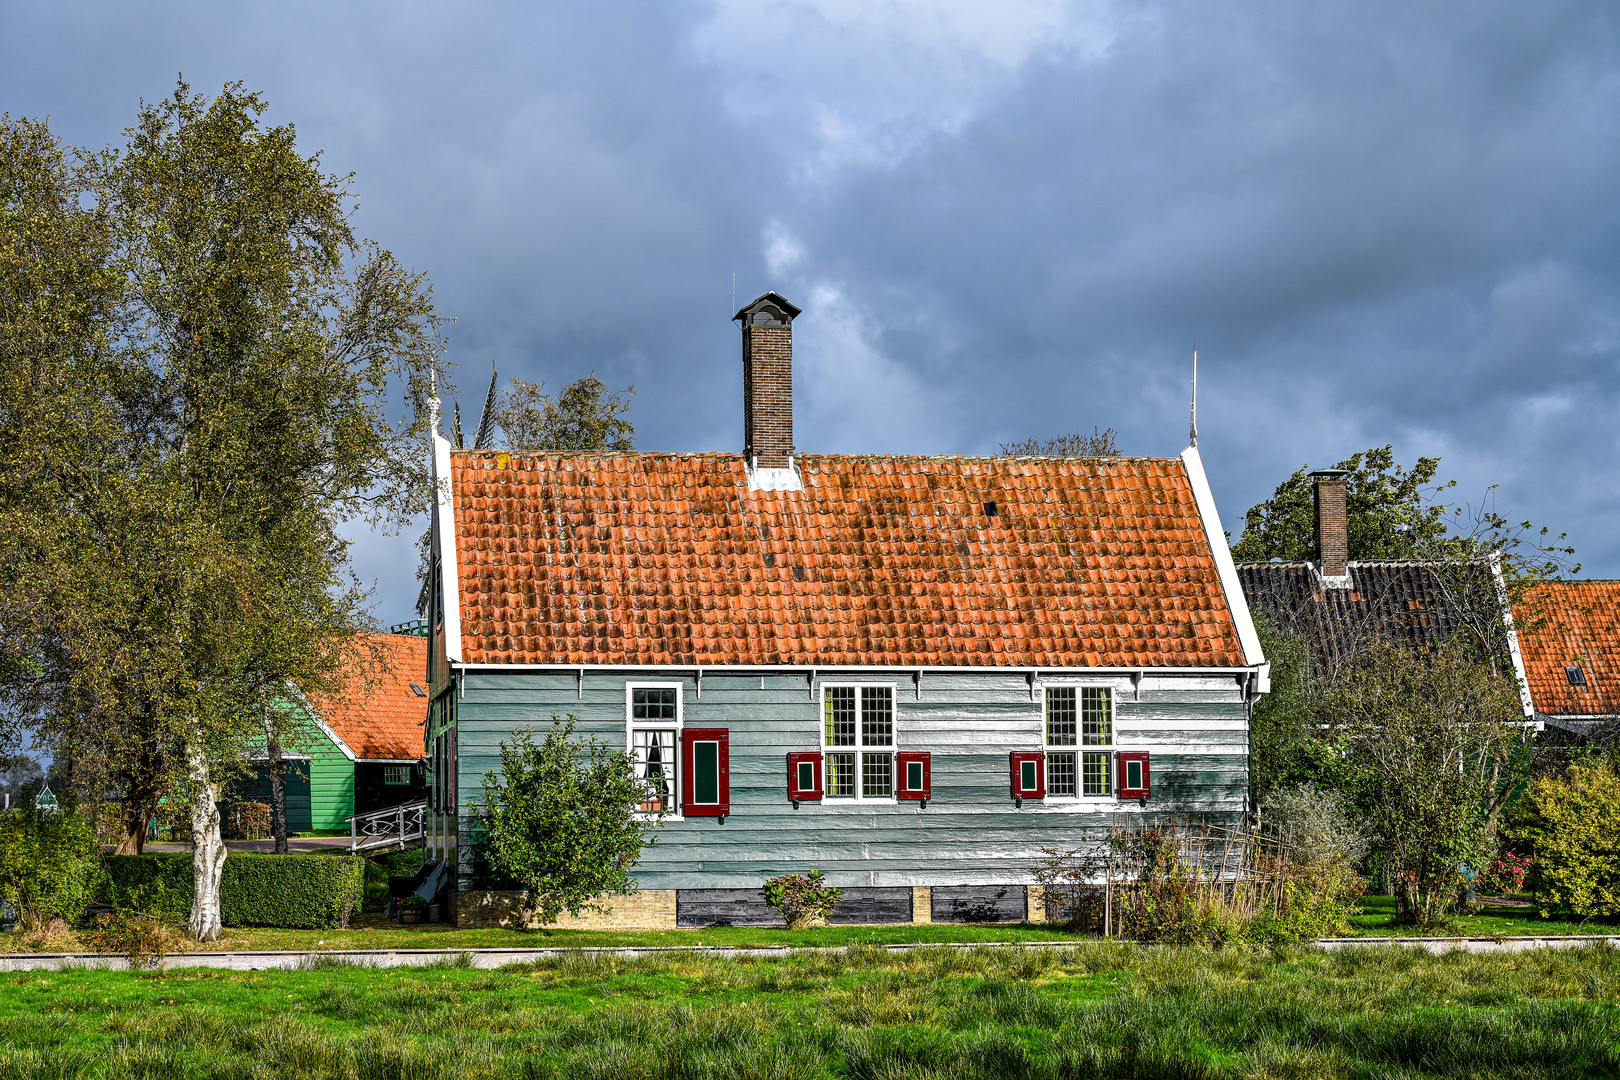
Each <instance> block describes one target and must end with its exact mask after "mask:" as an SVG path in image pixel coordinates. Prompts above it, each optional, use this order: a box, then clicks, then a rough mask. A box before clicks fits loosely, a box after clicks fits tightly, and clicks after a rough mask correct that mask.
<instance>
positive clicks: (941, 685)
mask: <svg viewBox="0 0 1620 1080" xmlns="http://www.w3.org/2000/svg"><path fill="white" fill-rule="evenodd" d="M798 313H799V312H798V309H797V308H795V307H794V306H793V305H791V304H789V303H788V302H787V301H785V300H783V299H782V298H781V297H780V296H777V295H776V294H774V293H768V294H766V295H765V296H762V297H760V298H759V299H758V300H756V301H754V302H753V303H751V304H749V305H748V306H746V307H744V308H743V309H742V310H741V311H739V312H738V313H737V316H736V319H737V320H738V321H739V322H741V323H742V341H743V384H744V424H745V432H744V434H745V439H744V451H743V453H741V454H725V453H706V454H666V453H528V454H506V453H491V452H466V451H452V450H451V448H450V446H449V444H448V443H447V442H445V441H444V440H443V439H436V441H435V447H436V452H435V457H434V468H435V471H436V474H437V476H438V477H439V478H441V481H442V483H441V492H442V494H441V499H440V502H439V505H438V507H437V510H436V513H435V516H434V520H433V531H432V538H431V545H432V546H431V551H432V574H433V577H432V581H431V588H430V593H429V595H430V596H431V597H432V601H431V604H432V606H431V611H430V614H429V619H428V623H429V633H430V642H431V644H430V676H431V680H432V692H433V703H432V709H431V712H430V721H429V723H430V727H429V731H428V735H429V743H428V749H429V754H430V760H431V762H432V763H433V776H434V780H435V786H434V789H433V793H432V796H431V803H430V808H431V810H432V811H433V812H432V814H431V822H432V824H431V834H430V837H429V841H428V847H429V854H430V857H438V858H444V859H447V860H449V861H450V862H451V864H452V865H453V866H454V867H455V869H456V875H457V876H456V886H455V887H456V890H457V893H456V897H455V902H454V909H455V913H456V920H457V922H458V923H459V924H461V925H479V924H485V923H489V922H499V921H503V920H508V919H510V918H511V917H512V913H513V908H512V905H511V903H510V896H511V894H508V893H502V892H501V891H500V890H499V886H500V882H499V881H498V880H496V879H495V878H494V877H492V876H491V875H490V873H489V871H488V869H487V867H486V865H485V863H484V861H483V858H482V853H481V849H480V846H479V843H478V840H479V835H480V833H479V822H478V819H477V805H478V800H479V799H480V797H481V794H482V777H483V775H484V774H485V773H486V772H487V771H489V770H492V769H496V768H498V767H499V756H498V755H499V748H500V745H501V743H502V742H503V741H505V740H508V739H510V738H511V737H512V734H513V732H514V731H515V730H517V729H519V728H521V727H536V728H541V729H544V728H545V727H547V726H548V725H549V724H550V722H551V719H552V717H553V716H567V715H573V716H576V717H578V719H579V729H578V732H579V734H580V735H582V736H595V737H598V738H601V739H604V740H606V741H608V742H609V743H610V744H612V745H614V746H619V747H623V748H624V749H625V750H626V751H628V752H629V753H630V754H631V755H632V756H633V757H634V760H635V761H636V768H637V769H638V771H639V772H640V773H641V775H642V776H643V777H644V778H645V779H646V781H647V784H648V802H647V809H648V810H656V809H663V810H667V811H668V812H669V813H670V816H669V817H668V818H666V819H665V821H664V824H663V826H662V827H661V828H660V829H658V830H657V845H656V846H654V847H650V848H648V849H647V850H646V851H645V852H644V853H643V856H642V862H641V864H640V865H639V866H638V867H637V868H636V871H635V877H636V879H637V881H638V883H639V885H640V887H641V890H642V891H641V893H640V894H639V895H637V896H635V897H631V898H620V899H618V900H616V901H615V903H614V908H613V913H612V914H611V915H610V916H608V917H607V918H605V919H603V920H597V921H598V922H599V924H610V925H620V926H628V925H642V926H675V925H706V924H717V923H734V924H743V923H760V922H768V921H771V920H773V919H774V913H772V912H770V911H768V910H767V909H765V908H764V906H763V902H762V900H761V898H760V894H759V889H760V886H761V884H762V883H763V882H764V881H765V879H766V878H768V877H770V876H773V875H776V874H783V873H795V872H797V873H802V872H805V871H808V870H811V869H820V870H822V871H824V872H825V873H826V875H827V878H828V881H829V882H830V883H831V884H834V885H837V886H839V887H841V888H843V889H844V890H845V901H844V903H843V904H842V905H841V906H840V908H839V911H838V913H837V915H836V919H837V920H838V921H849V922H874V921H902V922H904V921H919V922H927V921H931V920H932V921H964V920H978V919H1014V920H1016V919H1022V918H1025V917H1026V915H1028V914H1030V913H1032V912H1035V913H1038V911H1039V903H1038V897H1036V896H1032V895H1031V894H1030V893H1029V891H1028V890H1027V888H1026V887H1027V886H1028V885H1029V884H1030V883H1031V881H1032V880H1033V879H1032V873H1031V871H1032V868H1033V867H1034V865H1035V863H1036V862H1037V860H1038V859H1040V857H1041V853H1042V849H1043V848H1055V849H1062V850H1068V849H1072V848H1075V847H1077V846H1079V845H1081V844H1084V843H1087V842H1095V841H1098V840H1101V839H1103V838H1104V837H1105V836H1106V835H1107V831H1108V829H1109V828H1110V826H1111V824H1113V823H1114V822H1115V821H1116V820H1119V819H1121V818H1124V817H1129V816H1135V815H1154V814H1159V813H1166V812H1172V811H1176V812H1183V813H1194V814H1199V815H1202V816H1204V817H1205V818H1206V819H1207V820H1210V821H1211V822H1213V823H1215V824H1227V825H1236V824H1239V823H1240V822H1241V821H1242V820H1243V819H1244V816H1245V814H1246V812H1247V809H1248V790H1249V780H1248V715H1249V708H1250V704H1251V702H1252V701H1253V700H1254V699H1255V696H1256V695H1257V694H1258V693H1260V692H1262V691H1263V690H1264V688H1265V677H1266V665H1265V660H1264V658H1263V657H1262V656H1261V654H1260V648H1259V644H1258V641H1257V639H1256V638H1255V635H1254V631H1253V627H1252V626H1251V625H1250V622H1249V617H1248V613H1247V610H1246V608H1245V607H1244V604H1243V598H1242V594H1241V591H1240V589H1239V587H1238V582H1237V578H1236V576H1235V574H1234V572H1233V569H1232V563H1231V558H1230V555H1229V554H1228V552H1227V549H1226V545H1225V544H1224V543H1223V542H1222V537H1223V532H1222V530H1221V525H1220V521H1219V519H1218V517H1217V515H1216V511H1215V504H1214V500H1213V499H1212V497H1211V495H1210V492H1209V487H1208V484H1207V482H1206V480H1205V477H1204V471H1203V467H1202V465H1201V463H1200V460H1199V456H1198V451H1197V449H1196V447H1189V448H1188V449H1187V450H1186V451H1185V452H1183V453H1182V455H1181V456H1180V457H1179V458H1133V459H1110V460H1079V459H1053V458H967V457H904V456H878V455H860V456H845V455H823V454H815V455H809V454H804V455H801V454H797V453H796V452H795V450H794V447H793V433H792V322H793V319H794V317H795V316H796V315H798Z"/></svg>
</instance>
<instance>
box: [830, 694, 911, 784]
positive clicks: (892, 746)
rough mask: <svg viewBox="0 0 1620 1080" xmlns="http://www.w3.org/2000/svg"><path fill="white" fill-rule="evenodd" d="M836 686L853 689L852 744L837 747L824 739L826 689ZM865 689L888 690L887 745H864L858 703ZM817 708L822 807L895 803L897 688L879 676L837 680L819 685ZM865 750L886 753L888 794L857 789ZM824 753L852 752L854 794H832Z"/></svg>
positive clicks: (897, 748)
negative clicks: (853, 721)
mask: <svg viewBox="0 0 1620 1080" xmlns="http://www.w3.org/2000/svg"><path fill="white" fill-rule="evenodd" d="M839 688H853V689H854V690H855V742H854V743H853V744H852V745H845V746H838V745H832V744H829V743H828V742H827V691H828V690H832V689H839ZM866 690H887V691H888V692H889V709H890V712H889V745H888V746H872V747H868V746H867V745H866V742H865V740H864V738H863V736H862V732H861V702H862V700H863V699H864V692H865V691H866ZM820 705H821V708H820V710H819V711H818V712H817V714H816V729H817V730H818V731H819V732H820V733H821V735H820V739H821V791H822V795H821V802H822V805H823V806H853V805H855V804H858V803H865V804H867V805H882V804H885V803H890V804H896V805H897V804H898V803H899V802H900V800H899V799H898V798H897V797H896V795H895V793H896V791H897V790H898V789H899V784H900V775H899V767H900V766H899V759H900V688H899V686H898V684H896V683H893V682H885V681H884V680H882V679H872V680H865V681H863V680H859V679H847V680H840V681H838V682H828V683H822V684H821V702H820ZM867 753H874V754H880V753H887V754H888V755H889V793H888V794H887V795H865V794H862V791H861V789H862V788H863V787H864V786H865V785H864V784H863V783H862V760H861V756H862V755H863V754H867ZM828 754H854V755H855V794H853V795H834V794H833V793H832V769H831V768H830V767H829V764H828V761H827V755H828Z"/></svg>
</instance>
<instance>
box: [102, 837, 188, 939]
mask: <svg viewBox="0 0 1620 1080" xmlns="http://www.w3.org/2000/svg"><path fill="white" fill-rule="evenodd" d="M101 864H102V868H103V870H104V871H105V873H104V876H103V882H102V887H101V889H100V891H99V892H98V894H97V896H96V899H97V900H98V901H99V902H101V903H103V904H106V905H107V906H109V907H112V908H115V909H117V910H119V911H133V912H140V913H143V914H146V915H151V916H153V917H154V918H158V919H163V920H165V921H170V922H173V921H176V920H179V919H183V918H185V917H186V913H187V912H189V911H190V910H191V856H190V855H189V854H186V853H184V852H180V853H176V854H171V855H106V856H103V857H102V860H101Z"/></svg>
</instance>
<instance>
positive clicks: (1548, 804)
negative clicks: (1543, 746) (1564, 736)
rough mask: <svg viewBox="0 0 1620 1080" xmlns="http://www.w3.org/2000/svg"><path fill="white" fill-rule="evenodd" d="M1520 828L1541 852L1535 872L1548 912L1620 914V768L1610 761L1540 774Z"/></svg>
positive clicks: (1518, 817)
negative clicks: (1565, 770) (1618, 769)
mask: <svg viewBox="0 0 1620 1080" xmlns="http://www.w3.org/2000/svg"><path fill="white" fill-rule="evenodd" d="M1514 832H1515V835H1516V836H1517V838H1518V839H1519V840H1520V841H1522V842H1527V843H1529V845H1530V846H1531V848H1532V850H1533V852H1534V854H1535V863H1534V867H1533V869H1532V871H1531V877H1532V880H1533V882H1534V885H1535V894H1536V905H1537V907H1539V908H1540V909H1541V913H1542V915H1543V916H1545V915H1547V914H1549V913H1551V912H1553V911H1558V910H1561V909H1567V910H1569V911H1572V912H1574V913H1575V914H1576V915H1588V916H1590V915H1596V916H1600V917H1604V918H1609V917H1613V916H1615V915H1620V839H1617V838H1620V772H1617V771H1616V770H1615V769H1614V768H1613V767H1612V766H1611V765H1610V764H1609V763H1608V762H1587V763H1578V764H1575V765H1571V766H1570V768H1569V769H1568V771H1567V772H1566V773H1565V774H1564V775H1563V776H1549V777H1542V778H1541V779H1538V780H1536V781H1535V782H1534V783H1532V784H1531V785H1530V789H1529V790H1528V791H1527V792H1526V793H1525V796H1524V799H1523V801H1522V802H1521V804H1520V806H1519V808H1518V810H1517V811H1516V814H1515V821H1514Z"/></svg>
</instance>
